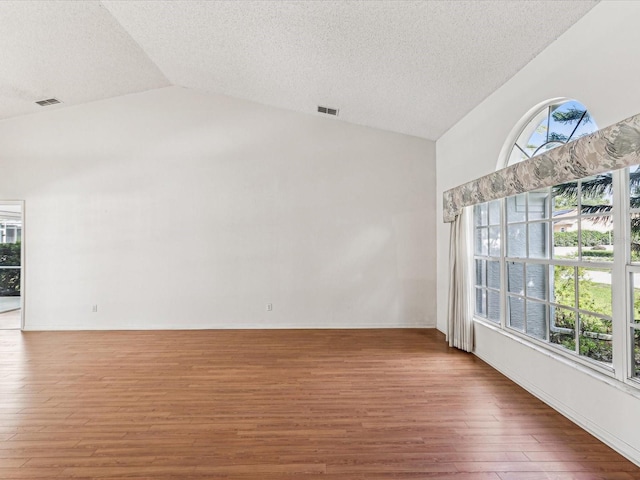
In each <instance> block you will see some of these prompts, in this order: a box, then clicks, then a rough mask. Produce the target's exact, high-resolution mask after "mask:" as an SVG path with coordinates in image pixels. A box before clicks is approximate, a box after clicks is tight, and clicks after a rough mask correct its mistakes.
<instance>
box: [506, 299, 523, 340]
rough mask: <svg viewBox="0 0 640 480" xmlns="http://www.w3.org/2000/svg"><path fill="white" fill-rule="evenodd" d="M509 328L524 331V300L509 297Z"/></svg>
mask: <svg viewBox="0 0 640 480" xmlns="http://www.w3.org/2000/svg"><path fill="white" fill-rule="evenodd" d="M508 300H509V326H511V327H512V328H516V329H518V330H520V331H522V332H523V331H524V300H523V299H522V298H517V297H512V296H509V298H508Z"/></svg>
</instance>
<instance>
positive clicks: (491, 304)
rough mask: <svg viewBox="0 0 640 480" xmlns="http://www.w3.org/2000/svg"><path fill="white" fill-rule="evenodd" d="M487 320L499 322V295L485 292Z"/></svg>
mask: <svg viewBox="0 0 640 480" xmlns="http://www.w3.org/2000/svg"><path fill="white" fill-rule="evenodd" d="M487 300H488V301H487V318H488V319H489V320H492V321H494V322H499V321H500V294H499V293H498V292H493V291H491V290H489V291H487Z"/></svg>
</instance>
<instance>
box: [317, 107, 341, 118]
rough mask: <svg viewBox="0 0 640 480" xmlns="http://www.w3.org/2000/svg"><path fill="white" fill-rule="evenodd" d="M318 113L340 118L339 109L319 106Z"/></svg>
mask: <svg viewBox="0 0 640 480" xmlns="http://www.w3.org/2000/svg"><path fill="white" fill-rule="evenodd" d="M318 112H319V113H326V114H327V115H333V116H334V117H337V116H338V109H337V108H329V107H321V106H320V105H318Z"/></svg>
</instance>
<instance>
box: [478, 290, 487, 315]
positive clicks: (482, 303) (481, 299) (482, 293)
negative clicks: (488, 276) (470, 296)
mask: <svg viewBox="0 0 640 480" xmlns="http://www.w3.org/2000/svg"><path fill="white" fill-rule="evenodd" d="M486 292H487V291H486V290H483V289H481V288H476V314H477V315H479V316H481V317H486V316H487V308H486V303H487V301H486V300H487V293H486Z"/></svg>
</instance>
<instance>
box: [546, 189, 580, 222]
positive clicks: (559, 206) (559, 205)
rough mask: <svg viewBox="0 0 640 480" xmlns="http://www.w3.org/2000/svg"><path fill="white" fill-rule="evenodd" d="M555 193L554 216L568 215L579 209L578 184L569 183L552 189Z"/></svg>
mask: <svg viewBox="0 0 640 480" xmlns="http://www.w3.org/2000/svg"><path fill="white" fill-rule="evenodd" d="M551 191H552V192H553V202H552V203H551V205H552V207H553V216H554V217H555V216H557V215H566V214H567V213H569V212H571V211H573V212H577V208H578V182H568V183H563V184H561V185H556V186H555V187H551Z"/></svg>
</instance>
